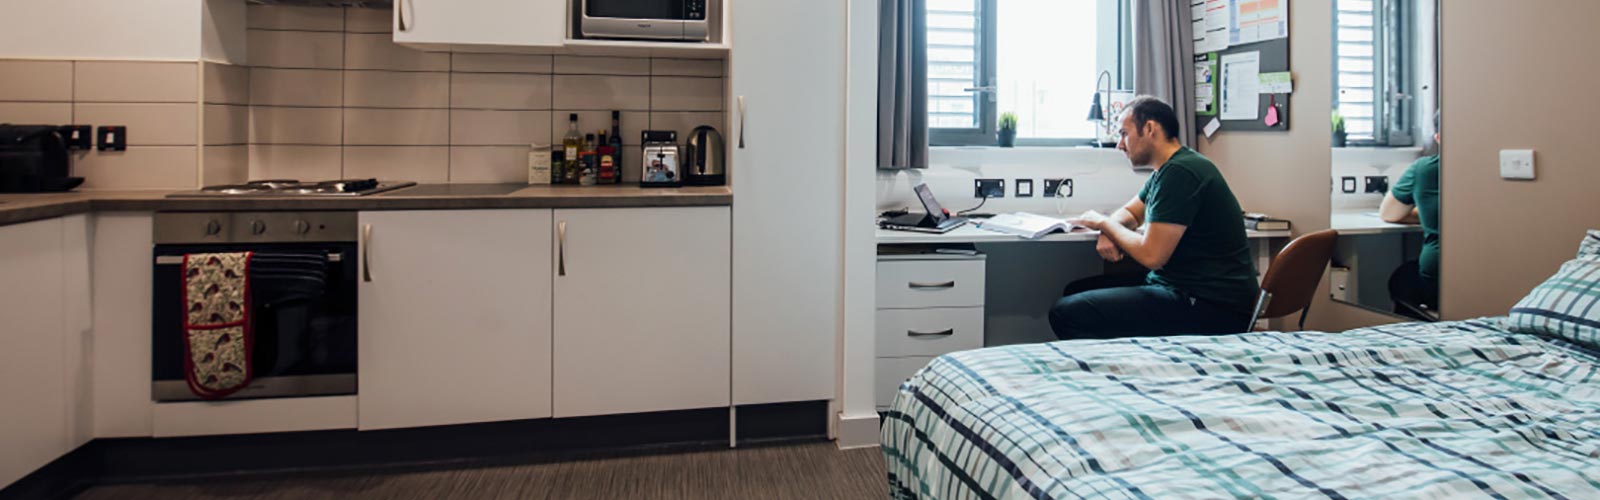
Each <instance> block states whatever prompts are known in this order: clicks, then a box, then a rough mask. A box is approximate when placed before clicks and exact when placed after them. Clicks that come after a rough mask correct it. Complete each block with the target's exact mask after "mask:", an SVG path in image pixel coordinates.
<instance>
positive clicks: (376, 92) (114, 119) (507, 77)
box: [0, 4, 727, 189]
mask: <svg viewBox="0 0 1600 500" xmlns="http://www.w3.org/2000/svg"><path fill="white" fill-rule="evenodd" d="M390 16H391V12H390V11H388V10H375V9H354V8H351V9H344V8H324V7H287V6H262V5H253V4H252V5H250V6H249V8H248V27H249V29H248V36H247V39H248V48H249V50H248V52H249V60H250V66H249V67H245V66H231V65H227V64H217V63H211V62H206V63H194V62H146V61H32V60H0V123H48V124H66V123H81V124H91V125H127V126H128V127H129V132H128V139H129V147H128V150H127V151H125V152H98V151H90V152H87V153H84V154H82V155H80V156H79V157H78V158H77V160H76V161H75V163H74V169H75V171H76V174H75V175H81V176H84V177H86V178H87V179H88V180H87V182H86V183H85V184H84V188H85V189H188V188H193V187H196V186H200V185H211V184H225V183H234V182H241V181H244V180H246V179H262V178H298V179H324V178H341V177H379V178H387V179H406V180H415V181H419V182H456V183H468V182H525V181H526V180H527V173H526V167H527V153H528V146H529V145H530V144H534V143H539V144H551V143H556V142H559V141H560V139H561V137H562V136H563V135H565V133H566V130H567V116H568V114H570V113H577V114H578V116H579V124H580V127H581V129H582V131H583V132H584V133H593V132H596V131H598V130H600V129H602V128H605V129H607V130H609V129H610V127H611V110H621V111H622V129H623V142H624V144H625V145H626V146H629V147H633V148H637V147H638V143H639V139H640V132H641V131H643V130H646V129H661V130H677V131H679V135H680V138H682V137H686V136H687V134H688V132H689V131H690V130H692V129H693V128H694V127H696V126H699V125H712V126H714V127H717V128H718V129H719V130H721V129H723V128H725V124H726V123H727V120H726V119H725V113H724V110H723V107H724V102H725V100H726V99H725V95H724V92H725V84H724V71H725V70H724V68H725V65H724V62H723V61H722V60H699V59H672V58H648V57H577V56H567V55H554V56H552V55H518V54H469V53H460V54H449V53H432V52H422V51H417V50H412V49H409V48H406V47H403V46H400V45H397V44H395V43H393V42H392V41H391V35H390V33H389V29H390V28H389V26H390ZM680 140H681V139H680ZM629 166H632V165H629ZM624 173H625V175H624V180H625V181H630V182H631V181H636V180H637V178H638V175H639V172H638V169H637V168H626V169H624Z"/></svg>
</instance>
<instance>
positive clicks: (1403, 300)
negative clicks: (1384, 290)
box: [1389, 260, 1439, 320]
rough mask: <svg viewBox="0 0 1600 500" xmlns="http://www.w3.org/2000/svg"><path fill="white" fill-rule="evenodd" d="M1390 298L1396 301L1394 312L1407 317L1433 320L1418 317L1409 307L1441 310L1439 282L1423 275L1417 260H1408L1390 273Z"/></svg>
mask: <svg viewBox="0 0 1600 500" xmlns="http://www.w3.org/2000/svg"><path fill="white" fill-rule="evenodd" d="M1389 298H1390V299H1391V300H1393V301H1394V312H1395V313H1397V314H1401V315H1404V316H1407V317H1411V318H1415V319H1420V320H1432V319H1433V318H1424V317H1418V316H1417V314H1416V313H1415V312H1414V311H1412V310H1411V308H1409V307H1405V306H1403V305H1401V304H1409V305H1411V306H1412V307H1418V308H1422V309H1427V310H1429V311H1438V310H1439V282H1437V281H1434V280H1431V279H1428V278H1425V277H1423V276H1422V267H1421V266H1420V265H1419V264H1418V263H1417V261H1414V260H1413V261H1408V262H1406V263H1405V264H1401V265H1400V267H1398V268H1396V269H1395V270H1394V274H1390V275H1389Z"/></svg>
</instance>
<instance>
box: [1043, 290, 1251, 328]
mask: <svg viewBox="0 0 1600 500" xmlns="http://www.w3.org/2000/svg"><path fill="white" fill-rule="evenodd" d="M1062 295H1064V297H1062V298H1061V300H1058V301H1056V305H1055V307H1051V308H1050V328H1051V329H1052V330H1055V333H1056V337H1059V338H1060V339H1061V340H1074V339H1112V338H1121V337H1161V336H1168V335H1220V334H1228V333H1242V332H1245V331H1248V327H1249V325H1246V324H1245V323H1249V322H1250V316H1249V315H1248V314H1245V313H1241V312H1239V311H1235V310H1232V309H1229V308H1225V307H1221V306H1218V305H1215V304H1212V303H1209V302H1206V301H1203V300H1198V299H1195V298H1193V297H1190V296H1189V295H1188V294H1186V293H1183V292H1180V291H1178V290H1174V289H1171V288H1167V287H1164V286H1157V285H1146V284H1145V275H1144V274H1142V273H1132V274H1108V275H1104V276H1095V277H1092V278H1085V279H1081V280H1078V281H1074V282H1072V284H1070V285H1067V289H1066V290H1065V291H1063V292H1062Z"/></svg>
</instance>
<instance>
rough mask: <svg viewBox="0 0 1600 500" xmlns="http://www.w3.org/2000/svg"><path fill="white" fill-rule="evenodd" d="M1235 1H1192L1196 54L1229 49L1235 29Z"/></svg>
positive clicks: (1190, 4)
mask: <svg viewBox="0 0 1600 500" xmlns="http://www.w3.org/2000/svg"><path fill="white" fill-rule="evenodd" d="M1233 3H1234V0H1190V2H1189V13H1190V16H1191V17H1193V21H1192V22H1191V23H1192V24H1191V25H1192V27H1193V28H1194V53H1196V54H1204V53H1207V52H1217V51H1220V50H1223V49H1226V48H1228V38H1229V36H1230V34H1231V33H1232V28H1233V12H1234V7H1233Z"/></svg>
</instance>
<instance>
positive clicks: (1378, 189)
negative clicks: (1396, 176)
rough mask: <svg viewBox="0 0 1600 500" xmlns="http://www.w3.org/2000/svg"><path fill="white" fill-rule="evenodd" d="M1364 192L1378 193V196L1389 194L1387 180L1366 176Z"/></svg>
mask: <svg viewBox="0 0 1600 500" xmlns="http://www.w3.org/2000/svg"><path fill="white" fill-rule="evenodd" d="M1366 192H1368V193H1378V194H1383V193H1387V192H1389V178H1388V177H1384V176H1381V175H1369V176H1367V190H1366Z"/></svg>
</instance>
